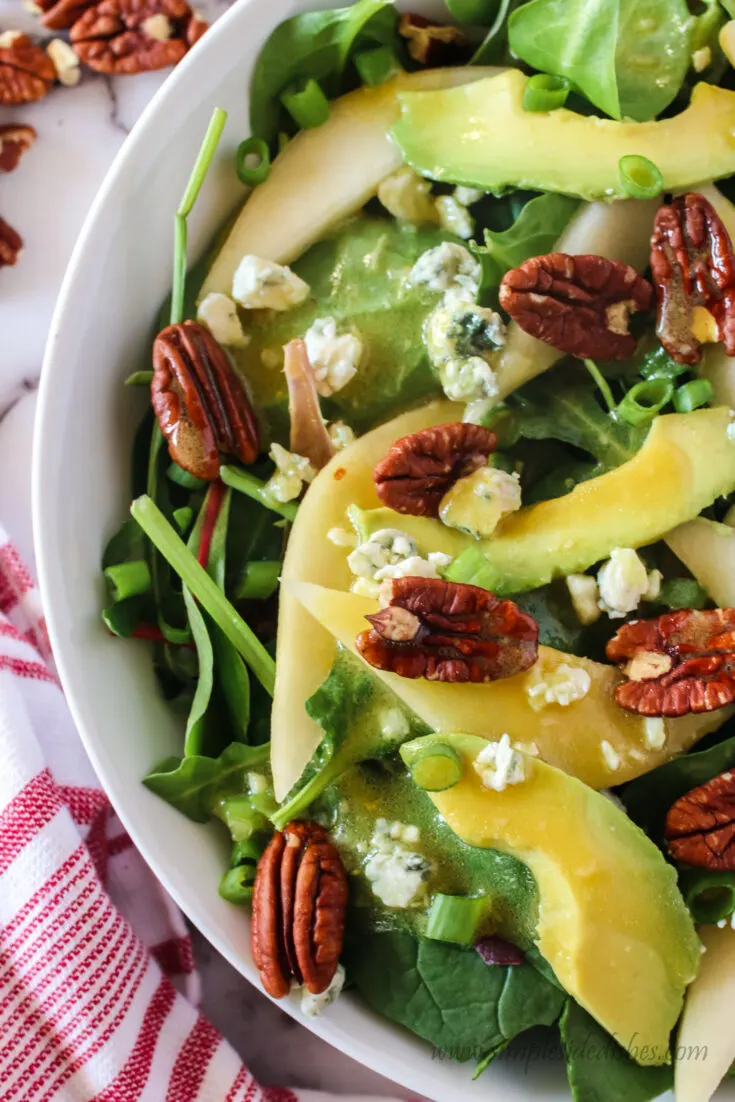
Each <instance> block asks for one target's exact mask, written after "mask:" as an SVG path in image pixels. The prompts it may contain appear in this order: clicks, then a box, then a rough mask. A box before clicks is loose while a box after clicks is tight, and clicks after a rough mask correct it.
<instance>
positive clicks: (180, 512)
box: [173, 505, 194, 535]
mask: <svg viewBox="0 0 735 1102" xmlns="http://www.w3.org/2000/svg"><path fill="white" fill-rule="evenodd" d="M173 517H174V523H175V524H176V527H177V528H178V530H179V531H180V532H181V534H182V535H184V534H185V533H186V532H188V531H189V527H190V525H191V522H192V520H193V519H194V510H193V509H192V508H191V507H190V506H189V505H182V506H181V508H180V509H174V512H173Z"/></svg>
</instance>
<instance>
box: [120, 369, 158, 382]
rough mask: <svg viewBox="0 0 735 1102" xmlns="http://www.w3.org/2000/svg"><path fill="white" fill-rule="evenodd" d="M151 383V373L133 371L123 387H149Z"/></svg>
mask: <svg viewBox="0 0 735 1102" xmlns="http://www.w3.org/2000/svg"><path fill="white" fill-rule="evenodd" d="M152 381H153V372H152V371H134V372H133V374H132V375H128V377H127V379H126V380H125V383H124V384H123V385H124V386H150V385H151V382H152Z"/></svg>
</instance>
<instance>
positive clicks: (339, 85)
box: [250, 0, 398, 144]
mask: <svg viewBox="0 0 735 1102" xmlns="http://www.w3.org/2000/svg"><path fill="white" fill-rule="evenodd" d="M397 18H398V16H397V14H396V10H395V8H394V7H393V4H392V3H390V2H388V0H358V2H357V3H356V4H352V5H350V6H349V7H346V8H335V9H334V10H328V11H309V12H302V13H300V14H299V15H294V16H292V17H291V19H286V20H285V21H284V22H283V23H279V25H278V26H277V27H276V29H275V30H274V31H273V32H272V33H271V35H270V37H269V38H268V40H267V41H266V43H265V45H264V46H263V48H262V49H261V51H260V53H259V54H258V59H257V61H256V63H255V71H254V73H253V79H252V83H251V86H250V128H251V131H252V133H253V134H254V135H255V136H256V137H258V138H263V139H264V140H265V141H267V142H268V143H269V144H271V143H272V142H273V141H274V139H275V138H276V135H277V134H278V132H279V130H282V129H285V126H284V125H282V124H283V123H284V122H285V119H284V111H283V108H282V107H281V103H280V98H279V97H280V94H281V92H283V90H284V89H285V88H286V87H287V86H288V85H289V84H291V83H293V82H294V81H296V80H298V79H300V78H312V79H313V80H316V81H317V82H318V83H319V84H320V85H321V87H322V90H323V91H324V92H325V93H326V95H327V96H328V97H329V98H330V99H331V98H332V97H333V96H336V95H338V94H339V93H340V92H342V91H345V90H346V89H345V88H344V87H343V77H344V74H345V68H346V65H347V62H348V60H349V58H350V57H351V55H352V54H353V52H354V51H355V50H356V49H357V48H358V47H362V46H364V45H391V44H392V43H394V42H395V40H396V23H397Z"/></svg>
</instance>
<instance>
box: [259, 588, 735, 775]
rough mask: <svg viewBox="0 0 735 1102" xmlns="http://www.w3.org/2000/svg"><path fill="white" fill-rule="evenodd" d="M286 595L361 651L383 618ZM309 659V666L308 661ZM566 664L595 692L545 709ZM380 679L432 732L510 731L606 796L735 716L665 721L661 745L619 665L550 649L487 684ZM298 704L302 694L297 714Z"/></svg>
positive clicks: (350, 601)
mask: <svg viewBox="0 0 735 1102" xmlns="http://www.w3.org/2000/svg"><path fill="white" fill-rule="evenodd" d="M283 591H285V593H286V594H287V595H288V598H289V600H294V599H295V600H298V601H300V602H301V605H302V606H303V609H304V610H308V612H309V613H310V614H311V616H312V617H313V618H314V620H316V621H317V622H318V623H319V624H320V625H321V626H322V628H325V629H326V630H327V631H328V632H330V633H331V635H332V636H333V637H334V638H335V639H337V640H338V641H339V642H340V643H342V645H343V646H345V647H347V648H349V650H351V651H352V653H353V654H357V651H356V650H355V639H356V637H357V635H358V634H359V633H360V632H361V631H364V630H365V629H366V627H367V626H368V625H367V622H366V620H365V616H366V615H367V614H368V613H371V612H375V611H377V608H378V605H377V602H375V601H373V600H371V599H369V598H367V597H360V596H358V595H357V594H355V593H340V592H338V591H336V590H334V589H325V588H323V587H321V586H318V585H312V584H309V583H308V582H303V581H302V582H295V581H290V582H285V583H284V585H283ZM302 614H303V613H302ZM304 630H305V633H306V637H308V638H309V640H310V644H311V639H312V637H313V632H314V625H313V621H312V628H311V631H309V630H308V629H304ZM358 657H359V656H358ZM301 661H302V664H303V655H302V656H301ZM562 665H566V666H571V667H577V668H581V669H583V670H585V671H586V672H587V673H588V674H589V677H590V688H589V692H588V693H587V695H586V696H584V697H582V698H581V699H580V700H577V701H575V702H574V703H573V704H569V705H567V706H566V707H562V706H561V705H559V704H551V705H547V706H546V707H544V708H540V709H538V710H536V709H535V708H533V707H532V706H531V702H530V699H529V696H528V695H527V691H526V690H527V689H529V688H531V687H532V686H533V685H534V684H535V683H537V680H538V678H539V676H540V677H541V678H546V677H548V675H549V674H552V673H553V672H554V671H555V670H558V668H559V666H562ZM373 672H374V673H375V674H376V676H378V677H379V678H380V679H381V681H383V682H384V683H385V684H386V685H387V686H388V687H389V688H390V689H392V690H393V692H394V693H395V694H396V695H397V696H398V697H400V698H401V700H402V701H403V702H404V703H405V704H406V705H407V706H408V707H409V708H411V709H412V711H413V712H415V713H416V715H417V716H419V717H420V718H421V719H423V720H424V722H425V723H427V724H428V726H429V727H431V729H432V730H434V731H457V730H461V731H465V732H466V733H467V734H470V735H480V736H482V737H483V738H488V739H498V738H500V736H501V735H503V734H506V733H507V734H508V735H510V738H511V740H512V741H513V742H514V743H518V744H520V745H522V746H523V747H526V748H529V747H531V748H533V746H534V744H535V749H536V750H537V752H538V755H539V757H540V758H542V759H543V760H544V761H546V762H548V763H549V764H550V765H555V766H556V767H557V768H558V769H563V770H564V772H566V773H570V774H571V775H572V776H575V777H578V778H579V780H581V781H584V782H585V784H588V785H589V786H590V787H591V788H598V789H599V788H607V787H609V786H610V785H617V784H623V783H624V782H625V781H629V780H632V779H633V777H638V776H640V775H641V774H642V773H647V772H648V771H649V770H650V769H653V768H655V766H657V765H660V764H661V763H662V762H664V761H668V759H669V758H671V757H674V756H675V755H676V754H680V753H682V752H683V751H684V750H688V749H689V747H690V746H693V745H694V743H695V742H697V740H698V739H700V738H702V737H703V736H704V735H705V734H706V733H707V732H708V731H712V730H715V729H716V728H717V727H719V726H720V724H721V723H723V722H724V720H725V719H726V718H727V716H728V715H729V714H731V710H730V711H726V710H725V709H722V710H720V712H719V713H716V712H709V713H705V714H704V715H702V716H685V717H682V718H681V719H673V720H664V721H663V723H664V729H663V734H664V739H663V745H662V744H661V739H660V737H658V738H652V737H651V728H650V727H649V726H647V722H646V720H644V719H642V718H641V717H640V716H635V715H631V714H630V713H629V712H624V711H623V710H622V709H621V708H619V707H618V705H617V704H616V703H615V698H614V696H613V691H614V689H615V686H616V685H617V684H618V683H619V682H620V679H621V678H620V674H619V673H618V671H617V670H616V669H615V667H613V666H605V665H602V664H600V663H598V662H591V661H589V660H588V659H586V658H576V657H574V656H573V655H570V654H564V653H563V652H562V651H557V650H553V649H552V648H551V647H539V658H538V662H537V663H536V665H535V666H533V667H532V668H531V669H530V670H529V671H527V672H526V673H522V674H517V675H516V676H515V677H507V678H504V679H503V680H501V681H491V682H487V683H485V684H473V683H470V682H467V683H464V684H449V683H447V682H440V681H424V680H420V679H419V680H415V681H414V680H410V679H409V678H405V677H399V676H398V675H397V674H393V673H384V672H382V671H380V670H374V671H373ZM278 676H280V672H279V673H278V674H277V678H278ZM277 692H278V680H277V681H276V693H277ZM295 702H296V693H295V692H294V693H293V695H292V697H291V705H292V713H293V712H295V710H296V708H295ZM654 743H655V745H652V744H654Z"/></svg>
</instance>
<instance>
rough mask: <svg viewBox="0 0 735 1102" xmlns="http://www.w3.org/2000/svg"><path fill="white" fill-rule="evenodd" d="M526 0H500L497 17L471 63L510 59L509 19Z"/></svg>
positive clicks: (482, 63)
mask: <svg viewBox="0 0 735 1102" xmlns="http://www.w3.org/2000/svg"><path fill="white" fill-rule="evenodd" d="M522 3H524V0H500V4H499V5H498V8H497V11H496V13H495V19H494V20H493V22H492V23H491V24H490V27H489V29H488V31H487V34H486V35H485V37H484V38H483V40H482V42H481V43H480V45H479V46H478V47H477V49H476V50H475V53H474V54H473V56H472V60H471V61H470V65H500V64H502V63H503V62H505V61H510V60H511V58H510V55H509V53H508V20H509V18H510V16H511V15H512V14H513V12H514V11H515V9H516V8H517V7H518V6H519V5H520V4H522Z"/></svg>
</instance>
